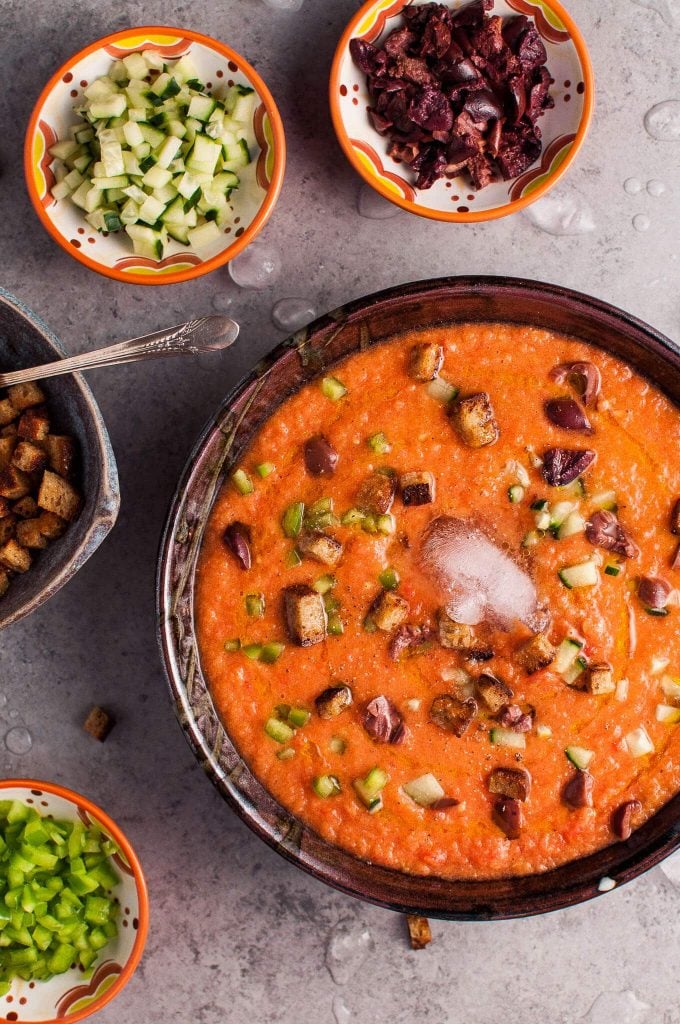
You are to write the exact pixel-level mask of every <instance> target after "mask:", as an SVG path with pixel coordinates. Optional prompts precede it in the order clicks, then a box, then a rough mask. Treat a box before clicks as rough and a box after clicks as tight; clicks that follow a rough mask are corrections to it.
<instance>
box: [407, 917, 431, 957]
mask: <svg viewBox="0 0 680 1024" xmlns="http://www.w3.org/2000/svg"><path fill="white" fill-rule="evenodd" d="M406 923H407V925H408V937H409V941H410V943H411V949H425V947H426V946H429V944H430V943H431V942H432V929H431V928H430V922H429V921H428V919H427V918H426V917H418V915H417V914H407V915H406Z"/></svg>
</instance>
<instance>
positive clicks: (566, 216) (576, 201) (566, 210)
mask: <svg viewBox="0 0 680 1024" xmlns="http://www.w3.org/2000/svg"><path fill="white" fill-rule="evenodd" d="M522 212H523V213H524V216H525V217H526V218H527V220H529V221H531V223H532V224H533V225H534V227H536V228H539V230H540V231H546V232H547V233H548V234H549V235H585V234H587V232H589V231H594V230H595V217H594V216H593V211H592V210H591V208H590V207H589V206H588V204H587V203H586V201H585V200H584V199H583V198H582V197H581V196H579V195H577V194H576V193H572V194H565V193H562V194H560V193H551V194H550V195H548V196H544V197H543V199H538V200H537V201H536V202H535V203H532V204H531V206H527V208H526V209H525V210H523V211H522Z"/></svg>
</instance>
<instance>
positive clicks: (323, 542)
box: [297, 530, 343, 566]
mask: <svg viewBox="0 0 680 1024" xmlns="http://www.w3.org/2000/svg"><path fill="white" fill-rule="evenodd" d="M297 548H298V551H299V552H300V554H301V555H302V556H303V558H311V559H312V561H314V562H320V563H321V565H331V566H332V565H337V564H338V562H339V561H340V559H341V558H342V552H343V547H342V544H341V543H340V541H339V540H336V539H335V537H329V536H328V534H327V533H320V532H319V531H317V530H303V532H302V533H301V534H300V536H299V537H298V542H297Z"/></svg>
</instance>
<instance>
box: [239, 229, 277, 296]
mask: <svg viewBox="0 0 680 1024" xmlns="http://www.w3.org/2000/svg"><path fill="white" fill-rule="evenodd" d="M229 273H230V274H231V279H232V281H233V282H234V284H237V285H238V286H239V288H256V289H260V288H267V287H268V286H269V285H270V284H273V283H274V281H276V279H277V277H278V276H279V274H280V273H281V257H280V256H279V254H278V252H277V251H276V249H274V248H273V246H271V245H269V244H268V243H267V242H265V241H263V240H262V239H259V238H256V239H255V241H254V242H251V243H250V245H249V246H248V248H247V249H245V250H244V251H243V252H242V253H241V254H240V255H239V256H237V257H236V258H235V259H233V260H232V261H231V263H230V264H229Z"/></svg>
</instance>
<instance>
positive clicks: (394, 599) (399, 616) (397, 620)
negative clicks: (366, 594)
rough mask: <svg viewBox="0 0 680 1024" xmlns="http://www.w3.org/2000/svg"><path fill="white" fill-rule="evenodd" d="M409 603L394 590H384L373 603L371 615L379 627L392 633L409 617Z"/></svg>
mask: <svg viewBox="0 0 680 1024" xmlns="http://www.w3.org/2000/svg"><path fill="white" fill-rule="evenodd" d="M408 613H409V604H408V601H406V600H405V599H404V598H403V597H400V595H399V594H395V593H394V591H393V590H383V592H382V594H379V595H378V597H377V598H376V600H375V601H374V602H373V604H372V605H371V609H370V611H369V616H370V617H371V619H372V620H373V622H374V623H375V624H376V626H377V627H378V629H382V630H383V632H385V633H391V632H392V630H393V629H396V628H397V626H401V624H402V622H405V621H406V619H407V618H408Z"/></svg>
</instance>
